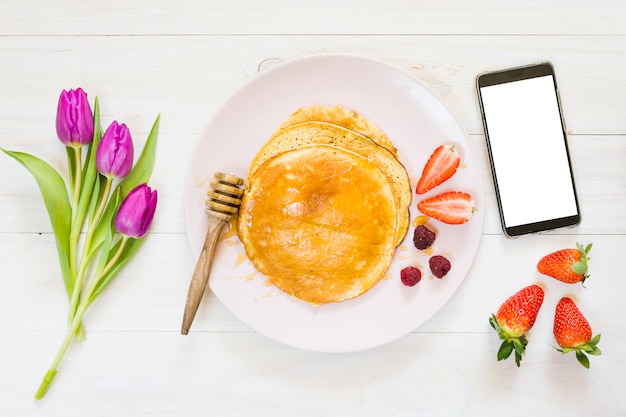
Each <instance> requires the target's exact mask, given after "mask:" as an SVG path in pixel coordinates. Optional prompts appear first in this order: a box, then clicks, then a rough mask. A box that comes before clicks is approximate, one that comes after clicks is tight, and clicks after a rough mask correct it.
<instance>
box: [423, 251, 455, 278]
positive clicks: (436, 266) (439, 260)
mask: <svg viewBox="0 0 626 417" xmlns="http://www.w3.org/2000/svg"><path fill="white" fill-rule="evenodd" d="M428 265H430V271H431V272H432V273H433V275H434V276H436V277H437V278H443V277H444V276H445V275H446V274H447V273H448V271H450V268H452V265H450V261H449V260H448V259H446V258H445V257H444V256H441V255H435V256H433V257H432V258H430V259H429V260H428Z"/></svg>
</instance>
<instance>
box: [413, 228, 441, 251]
mask: <svg viewBox="0 0 626 417" xmlns="http://www.w3.org/2000/svg"><path fill="white" fill-rule="evenodd" d="M435 237H436V235H435V232H433V231H432V230H430V229H429V228H428V227H426V226H424V225H423V224H420V225H419V226H417V227H416V228H415V231H414V232H413V243H414V244H415V247H416V248H417V249H419V250H424V249H427V248H429V247H430V246H431V245H432V244H433V242H434V241H435Z"/></svg>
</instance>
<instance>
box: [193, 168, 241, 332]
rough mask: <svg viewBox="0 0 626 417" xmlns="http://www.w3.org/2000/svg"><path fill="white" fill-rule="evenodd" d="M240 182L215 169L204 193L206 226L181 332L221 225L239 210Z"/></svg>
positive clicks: (204, 279) (205, 275)
mask: <svg viewBox="0 0 626 417" xmlns="http://www.w3.org/2000/svg"><path fill="white" fill-rule="evenodd" d="M243 183H244V180H243V179H241V178H239V177H237V176H235V175H232V174H223V173H221V172H216V173H215V181H212V182H211V189H210V190H209V191H208V192H207V196H208V199H207V200H206V213H207V216H208V217H209V228H208V230H207V234H206V238H205V239H204V245H203V246H202V252H200V257H199V258H198V262H197V263H196V268H195V270H194V271H193V276H192V277H191V283H190V284H189V292H188V294H187V303H186V305H185V314H184V315H183V325H182V328H181V330H180V333H181V334H187V333H189V328H190V327H191V323H192V322H193V319H194V317H195V316H196V312H197V311H198V306H199V305H200V301H201V300H202V296H203V294H204V290H205V288H206V286H207V283H208V281H209V275H210V273H211V266H212V265H213V256H214V254H215V247H216V245H217V241H218V238H219V236H220V233H221V232H222V228H223V227H224V225H225V224H226V223H228V222H230V220H231V218H232V216H233V215H235V214H237V212H238V211H239V206H240V205H241V196H243V188H241V186H242V185H243Z"/></svg>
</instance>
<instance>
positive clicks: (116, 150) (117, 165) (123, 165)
mask: <svg viewBox="0 0 626 417" xmlns="http://www.w3.org/2000/svg"><path fill="white" fill-rule="evenodd" d="M132 167H133V139H132V138H131V136H130V131H129V130H128V127H126V125H125V124H123V123H122V124H121V125H120V124H118V123H117V122H116V121H114V122H113V123H111V125H110V126H109V127H108V128H107V130H106V132H104V135H102V139H101V140H100V143H99V144H98V149H97V150H96V168H98V171H99V172H100V173H101V174H102V175H104V176H105V177H107V178H124V177H125V176H127V175H128V173H129V172H130V170H131V168H132Z"/></svg>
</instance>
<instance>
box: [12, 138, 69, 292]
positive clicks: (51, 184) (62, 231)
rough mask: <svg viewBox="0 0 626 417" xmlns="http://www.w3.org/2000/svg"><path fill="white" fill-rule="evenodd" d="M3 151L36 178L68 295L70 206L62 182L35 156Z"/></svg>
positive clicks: (54, 171) (54, 172)
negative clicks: (52, 233) (54, 239)
mask: <svg viewBox="0 0 626 417" xmlns="http://www.w3.org/2000/svg"><path fill="white" fill-rule="evenodd" d="M2 151H3V152H4V153H6V154H7V155H9V156H10V157H12V158H13V159H15V160H16V161H18V162H19V163H20V164H22V165H23V166H24V167H26V169H28V171H30V173H31V174H32V175H33V177H34V178H35V181H37V185H38V186H39V189H40V191H41V195H42V197H43V201H44V204H45V206H46V210H47V211H48V216H49V217H50V223H51V225H52V230H53V231H54V235H55V238H56V245H57V252H58V255H59V262H60V266H61V273H62V274H63V282H64V284H65V290H66V291H67V293H68V296H71V294H72V290H73V287H74V282H73V279H72V276H71V273H70V261H69V256H70V242H69V235H70V223H71V216H72V208H71V206H70V200H69V196H68V194H67V186H66V184H65V181H63V178H62V177H61V175H60V174H59V173H58V172H57V171H56V170H55V169H54V168H53V167H52V166H50V164H48V163H47V162H45V161H43V160H41V159H39V158H37V157H36V156H33V155H30V154H27V153H23V152H14V151H8V150H6V149H2Z"/></svg>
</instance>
